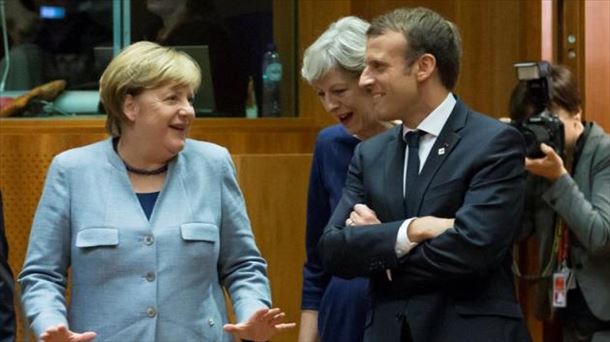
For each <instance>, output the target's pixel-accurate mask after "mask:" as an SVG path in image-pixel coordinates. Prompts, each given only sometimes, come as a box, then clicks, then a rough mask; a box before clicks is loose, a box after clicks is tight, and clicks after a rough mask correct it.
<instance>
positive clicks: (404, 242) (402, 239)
mask: <svg viewBox="0 0 610 342" xmlns="http://www.w3.org/2000/svg"><path fill="white" fill-rule="evenodd" d="M416 218H417V217H411V218H410V219H408V220H405V221H404V222H403V223H402V224H401V225H400V228H399V229H398V236H397V237H396V245H395V246H394V251H395V252H396V257H398V258H401V257H403V256H405V255H407V253H409V252H410V251H411V250H412V249H413V248H414V247H415V246H417V242H411V240H409V236H408V235H407V231H408V230H409V225H411V222H413V220H415V219H416Z"/></svg>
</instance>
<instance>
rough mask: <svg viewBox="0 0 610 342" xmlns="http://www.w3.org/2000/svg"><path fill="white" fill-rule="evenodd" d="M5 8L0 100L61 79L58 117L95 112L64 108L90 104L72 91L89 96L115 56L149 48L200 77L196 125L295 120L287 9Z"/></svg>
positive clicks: (145, 4)
mask: <svg viewBox="0 0 610 342" xmlns="http://www.w3.org/2000/svg"><path fill="white" fill-rule="evenodd" d="M0 3H1V2H0ZM5 7H6V8H5V9H6V11H5V13H6V23H7V24H6V29H7V33H8V46H9V49H8V50H9V52H10V54H9V55H10V57H12V58H5V57H4V56H5V54H4V51H3V50H4V49H3V48H0V51H1V52H2V53H1V54H0V57H2V61H1V63H2V65H0V76H4V69H5V65H6V64H7V61H8V64H9V68H8V69H9V71H8V74H7V76H6V82H5V86H4V89H3V94H0V95H2V96H7V94H8V95H13V94H19V93H24V92H27V91H28V90H31V89H33V88H35V87H37V86H39V85H41V84H44V83H47V82H50V81H53V80H57V79H61V80H65V81H66V91H64V92H63V93H62V95H60V99H59V100H60V101H58V103H59V104H61V105H62V106H67V107H64V108H59V109H60V111H63V112H66V111H67V112H79V110H78V108H84V107H87V108H89V109H88V111H89V112H91V111H93V112H97V110H98V107H97V104H89V105H88V106H83V105H80V106H70V104H71V102H73V101H79V100H83V99H85V98H87V99H88V101H91V99H93V101H95V99H98V98H99V97H96V96H94V95H93V96H88V97H83V96H82V94H83V93H82V91H92V92H95V91H96V90H97V88H98V79H99V77H100V75H101V72H102V71H103V70H104V68H105V67H106V65H107V64H108V62H109V61H110V60H111V59H112V57H113V56H114V55H116V53H118V51H119V50H120V49H121V48H122V47H124V46H126V45H128V44H130V43H132V42H135V41H139V40H150V41H155V42H158V43H159V44H161V45H165V46H172V47H175V48H177V49H179V50H181V51H184V52H186V53H188V54H190V55H191V56H192V57H193V58H194V59H195V60H196V61H197V62H198V63H199V64H200V66H201V67H202V72H203V84H202V89H201V90H200V92H199V94H197V95H196V100H195V106H196V112H197V115H198V116H202V117H250V118H255V117H291V116H296V108H297V106H296V98H297V96H296V83H297V82H296V80H297V76H296V70H297V65H299V63H298V62H297V49H296V32H295V31H296V29H295V28H296V4H295V0H231V1H225V0H131V1H129V0H123V1H119V0H7V1H5ZM2 45H3V46H4V44H2ZM15 91H16V92H15ZM74 94H79V95H78V96H76V97H74V96H70V95H74ZM66 108H67V109H66ZM74 108H77V109H74ZM77 114H78V113H77Z"/></svg>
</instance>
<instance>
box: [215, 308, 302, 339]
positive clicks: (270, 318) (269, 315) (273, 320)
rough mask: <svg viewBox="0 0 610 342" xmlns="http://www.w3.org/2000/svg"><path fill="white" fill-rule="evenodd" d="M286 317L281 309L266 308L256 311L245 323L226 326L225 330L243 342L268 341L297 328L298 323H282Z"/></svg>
mask: <svg viewBox="0 0 610 342" xmlns="http://www.w3.org/2000/svg"><path fill="white" fill-rule="evenodd" d="M285 316H286V314H285V313H283V312H282V311H281V310H280V309H279V308H273V309H268V308H265V309H260V310H258V311H256V312H255V313H254V314H253V315H252V316H251V317H250V318H248V320H247V321H245V322H242V323H237V324H225V325H224V327H223V328H224V330H225V331H226V332H230V333H233V334H235V335H236V336H237V337H238V338H240V339H242V340H250V341H267V340H269V339H270V338H271V337H273V336H274V335H275V334H277V333H278V332H282V331H285V330H288V329H292V328H294V327H296V323H282V321H283V320H284V317H285Z"/></svg>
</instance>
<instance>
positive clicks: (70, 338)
mask: <svg viewBox="0 0 610 342" xmlns="http://www.w3.org/2000/svg"><path fill="white" fill-rule="evenodd" d="M96 336H97V334H96V333H94V332H93V331H87V332H84V333H82V334H79V333H75V332H74V331H71V330H69V329H68V328H67V327H66V326H65V325H63V324H59V325H55V326H51V327H49V328H47V330H46V331H45V332H43V333H42V334H40V342H89V341H93V340H94V339H95V337H96Z"/></svg>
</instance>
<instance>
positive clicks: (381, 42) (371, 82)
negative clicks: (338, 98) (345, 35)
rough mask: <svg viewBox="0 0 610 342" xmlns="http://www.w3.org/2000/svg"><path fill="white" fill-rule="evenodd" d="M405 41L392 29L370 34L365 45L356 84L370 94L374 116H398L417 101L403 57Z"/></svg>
mask: <svg viewBox="0 0 610 342" xmlns="http://www.w3.org/2000/svg"><path fill="white" fill-rule="evenodd" d="M406 49H407V41H406V39H405V37H404V35H403V34H402V33H400V32H396V31H386V32H384V33H383V34H381V35H380V36H376V37H370V38H369V39H368V40H367V46H366V68H365V69H364V71H363V72H362V75H361V76H360V86H362V87H363V88H365V89H366V90H367V91H369V92H370V94H371V95H372V96H373V106H374V113H375V115H376V118H377V119H378V120H380V121H391V120H401V119H403V118H404V116H405V115H409V109H410V108H411V107H412V106H413V103H414V102H415V101H417V98H418V94H417V82H416V79H415V77H414V75H413V72H412V71H411V69H412V68H411V67H408V66H407V62H406V59H405V56H406V51H407V50H406Z"/></svg>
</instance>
